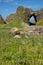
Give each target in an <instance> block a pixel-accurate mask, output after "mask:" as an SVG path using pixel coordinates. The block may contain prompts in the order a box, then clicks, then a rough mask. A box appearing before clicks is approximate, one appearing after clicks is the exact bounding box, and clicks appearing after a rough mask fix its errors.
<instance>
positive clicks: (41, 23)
mask: <svg viewBox="0 0 43 65" xmlns="http://www.w3.org/2000/svg"><path fill="white" fill-rule="evenodd" d="M36 25H37V26H43V18H41V19H39V21H38V22H37V23H36Z"/></svg>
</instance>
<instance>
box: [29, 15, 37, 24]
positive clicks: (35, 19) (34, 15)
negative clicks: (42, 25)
mask: <svg viewBox="0 0 43 65" xmlns="http://www.w3.org/2000/svg"><path fill="white" fill-rule="evenodd" d="M32 16H33V17H34V20H35V23H31V22H30V21H29V25H36V23H37V18H36V15H35V14H31V15H30V16H29V19H28V20H30V18H31V17H32Z"/></svg>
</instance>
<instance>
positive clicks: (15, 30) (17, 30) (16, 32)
mask: <svg viewBox="0 0 43 65" xmlns="http://www.w3.org/2000/svg"><path fill="white" fill-rule="evenodd" d="M11 32H12V33H13V34H14V35H20V31H19V29H18V28H16V27H14V28H12V29H11Z"/></svg>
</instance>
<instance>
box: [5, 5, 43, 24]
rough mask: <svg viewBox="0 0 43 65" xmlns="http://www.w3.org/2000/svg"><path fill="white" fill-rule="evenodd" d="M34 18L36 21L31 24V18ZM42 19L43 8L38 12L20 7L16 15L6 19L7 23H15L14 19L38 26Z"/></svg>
mask: <svg viewBox="0 0 43 65" xmlns="http://www.w3.org/2000/svg"><path fill="white" fill-rule="evenodd" d="M32 16H33V17H34V19H35V23H30V18H31V17H32ZM40 18H43V8H42V9H40V10H38V11H33V10H32V9H30V8H24V7H23V6H19V7H18V8H17V10H16V13H15V14H11V15H9V16H8V17H7V18H6V22H10V21H13V20H14V19H15V20H16V19H21V20H22V21H23V22H25V23H28V24H30V25H36V23H37V21H38V20H39V19H40Z"/></svg>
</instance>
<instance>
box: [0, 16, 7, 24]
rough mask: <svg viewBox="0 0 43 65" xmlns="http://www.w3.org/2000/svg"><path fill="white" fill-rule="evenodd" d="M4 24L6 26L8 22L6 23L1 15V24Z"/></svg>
mask: <svg viewBox="0 0 43 65" xmlns="http://www.w3.org/2000/svg"><path fill="white" fill-rule="evenodd" d="M2 23H4V24H6V22H5V21H4V19H3V18H2V16H1V15H0V24H2Z"/></svg>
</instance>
